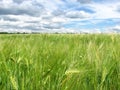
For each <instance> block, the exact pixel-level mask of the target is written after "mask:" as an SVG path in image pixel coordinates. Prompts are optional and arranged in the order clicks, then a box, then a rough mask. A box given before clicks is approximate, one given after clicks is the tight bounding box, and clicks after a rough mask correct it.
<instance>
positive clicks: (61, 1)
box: [0, 0, 120, 33]
mask: <svg viewBox="0 0 120 90" xmlns="http://www.w3.org/2000/svg"><path fill="white" fill-rule="evenodd" d="M3 31H7V32H48V33H52V32H60V33H66V32H72V33H79V32H87V33H101V32H103V33H113V32H120V0H0V32H3Z"/></svg>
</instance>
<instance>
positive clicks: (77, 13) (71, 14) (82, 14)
mask: <svg viewBox="0 0 120 90" xmlns="http://www.w3.org/2000/svg"><path fill="white" fill-rule="evenodd" d="M66 17H68V18H80V19H83V18H88V17H90V15H89V13H87V12H84V11H70V12H67V13H66Z"/></svg>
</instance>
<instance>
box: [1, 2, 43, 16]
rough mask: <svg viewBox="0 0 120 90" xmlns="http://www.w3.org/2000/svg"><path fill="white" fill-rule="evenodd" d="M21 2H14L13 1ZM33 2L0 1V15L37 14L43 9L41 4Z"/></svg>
mask: <svg viewBox="0 0 120 90" xmlns="http://www.w3.org/2000/svg"><path fill="white" fill-rule="evenodd" d="M17 1H18V2H23V3H19V4H16V3H15V2H17ZM34 4H35V3H34V2H32V1H21V0H15V1H14V2H13V1H12V0H8V1H5V0H3V1H0V15H24V14H26V15H30V16H39V15H40V14H41V13H42V12H43V11H45V10H44V7H43V5H41V4H38V5H34Z"/></svg>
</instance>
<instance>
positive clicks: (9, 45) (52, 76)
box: [0, 34, 120, 90]
mask: <svg viewBox="0 0 120 90" xmlns="http://www.w3.org/2000/svg"><path fill="white" fill-rule="evenodd" d="M0 90H120V35H116V34H114V35H112V34H111V35H107V34H98V35H97V34H96V35H95V34H91V35H89V34H81V35H78V34H24V35H23V34H2V35H0Z"/></svg>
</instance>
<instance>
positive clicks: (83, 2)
mask: <svg viewBox="0 0 120 90" xmlns="http://www.w3.org/2000/svg"><path fill="white" fill-rule="evenodd" d="M77 1H78V2H80V3H82V4H86V3H91V2H92V0H77Z"/></svg>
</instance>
